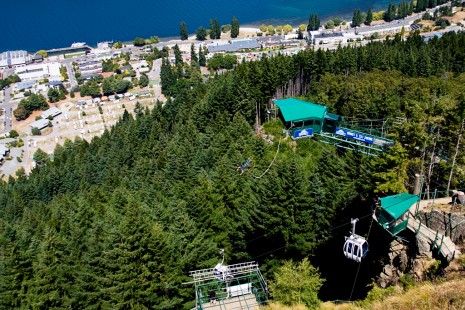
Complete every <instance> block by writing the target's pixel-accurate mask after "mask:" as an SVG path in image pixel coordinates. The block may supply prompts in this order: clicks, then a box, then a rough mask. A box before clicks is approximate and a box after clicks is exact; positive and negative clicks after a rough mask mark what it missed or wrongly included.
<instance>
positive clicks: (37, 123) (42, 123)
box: [29, 118, 50, 130]
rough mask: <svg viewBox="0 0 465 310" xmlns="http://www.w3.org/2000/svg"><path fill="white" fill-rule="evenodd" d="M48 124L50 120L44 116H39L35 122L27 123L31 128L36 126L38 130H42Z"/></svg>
mask: <svg viewBox="0 0 465 310" xmlns="http://www.w3.org/2000/svg"><path fill="white" fill-rule="evenodd" d="M49 124H50V120H48V119H46V118H41V119H39V120H37V121H35V122H33V123H32V124H31V125H29V127H31V129H32V128H37V129H39V130H42V129H44V128H46V127H48V126H49Z"/></svg>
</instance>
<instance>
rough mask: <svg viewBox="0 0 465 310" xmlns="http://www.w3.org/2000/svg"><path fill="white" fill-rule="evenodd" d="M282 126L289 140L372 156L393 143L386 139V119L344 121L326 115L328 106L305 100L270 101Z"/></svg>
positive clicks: (335, 116)
mask: <svg viewBox="0 0 465 310" xmlns="http://www.w3.org/2000/svg"><path fill="white" fill-rule="evenodd" d="M273 102H274V104H275V105H276V106H277V107H278V108H279V115H280V117H281V119H282V120H283V123H284V124H285V127H286V129H285V132H286V133H287V134H288V135H289V136H290V137H291V139H293V140H298V139H303V138H312V137H314V138H316V139H317V140H318V141H321V142H324V143H328V144H332V145H335V146H337V147H341V148H345V149H350V150H355V151H359V152H361V153H364V154H368V155H373V156H376V155H377V153H379V152H383V151H385V150H386V149H387V148H388V147H389V146H391V145H393V143H394V141H392V140H390V139H387V138H386V120H363V122H361V121H360V120H358V121H353V122H348V121H346V120H345V119H344V117H342V116H340V115H337V114H333V113H330V112H329V111H328V107H326V106H324V105H319V104H315V103H312V102H308V101H303V100H298V99H295V98H287V99H280V100H273Z"/></svg>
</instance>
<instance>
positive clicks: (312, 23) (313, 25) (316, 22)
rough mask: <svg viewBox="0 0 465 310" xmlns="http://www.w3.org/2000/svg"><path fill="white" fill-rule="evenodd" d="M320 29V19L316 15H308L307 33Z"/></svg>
mask: <svg viewBox="0 0 465 310" xmlns="http://www.w3.org/2000/svg"><path fill="white" fill-rule="evenodd" d="M319 28H320V18H319V17H318V15H317V14H316V13H312V14H310V17H309V18H308V25H307V31H312V30H318V29H319Z"/></svg>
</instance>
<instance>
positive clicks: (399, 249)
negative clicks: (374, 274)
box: [378, 240, 408, 288]
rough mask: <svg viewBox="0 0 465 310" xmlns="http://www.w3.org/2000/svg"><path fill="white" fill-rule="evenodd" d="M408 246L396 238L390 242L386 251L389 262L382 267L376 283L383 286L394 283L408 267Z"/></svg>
mask: <svg viewBox="0 0 465 310" xmlns="http://www.w3.org/2000/svg"><path fill="white" fill-rule="evenodd" d="M407 253H408V247H407V246H406V245H404V244H403V243H401V242H400V241H398V240H394V241H392V242H391V246H390V250H389V253H388V259H389V263H388V264H386V265H385V266H384V268H383V272H382V273H381V274H380V276H379V278H378V285H379V286H381V287H383V288H385V287H388V286H389V285H395V284H397V282H398V281H399V278H400V277H402V276H403V275H404V273H405V271H406V270H407V267H408V254H407Z"/></svg>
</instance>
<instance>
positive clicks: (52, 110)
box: [42, 107, 61, 118]
mask: <svg viewBox="0 0 465 310" xmlns="http://www.w3.org/2000/svg"><path fill="white" fill-rule="evenodd" d="M60 114H61V111H60V109H58V108H56V107H51V108H50V109H48V110H45V111H44V112H42V118H48V117H49V116H51V117H52V118H55V116H58V115H60Z"/></svg>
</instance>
